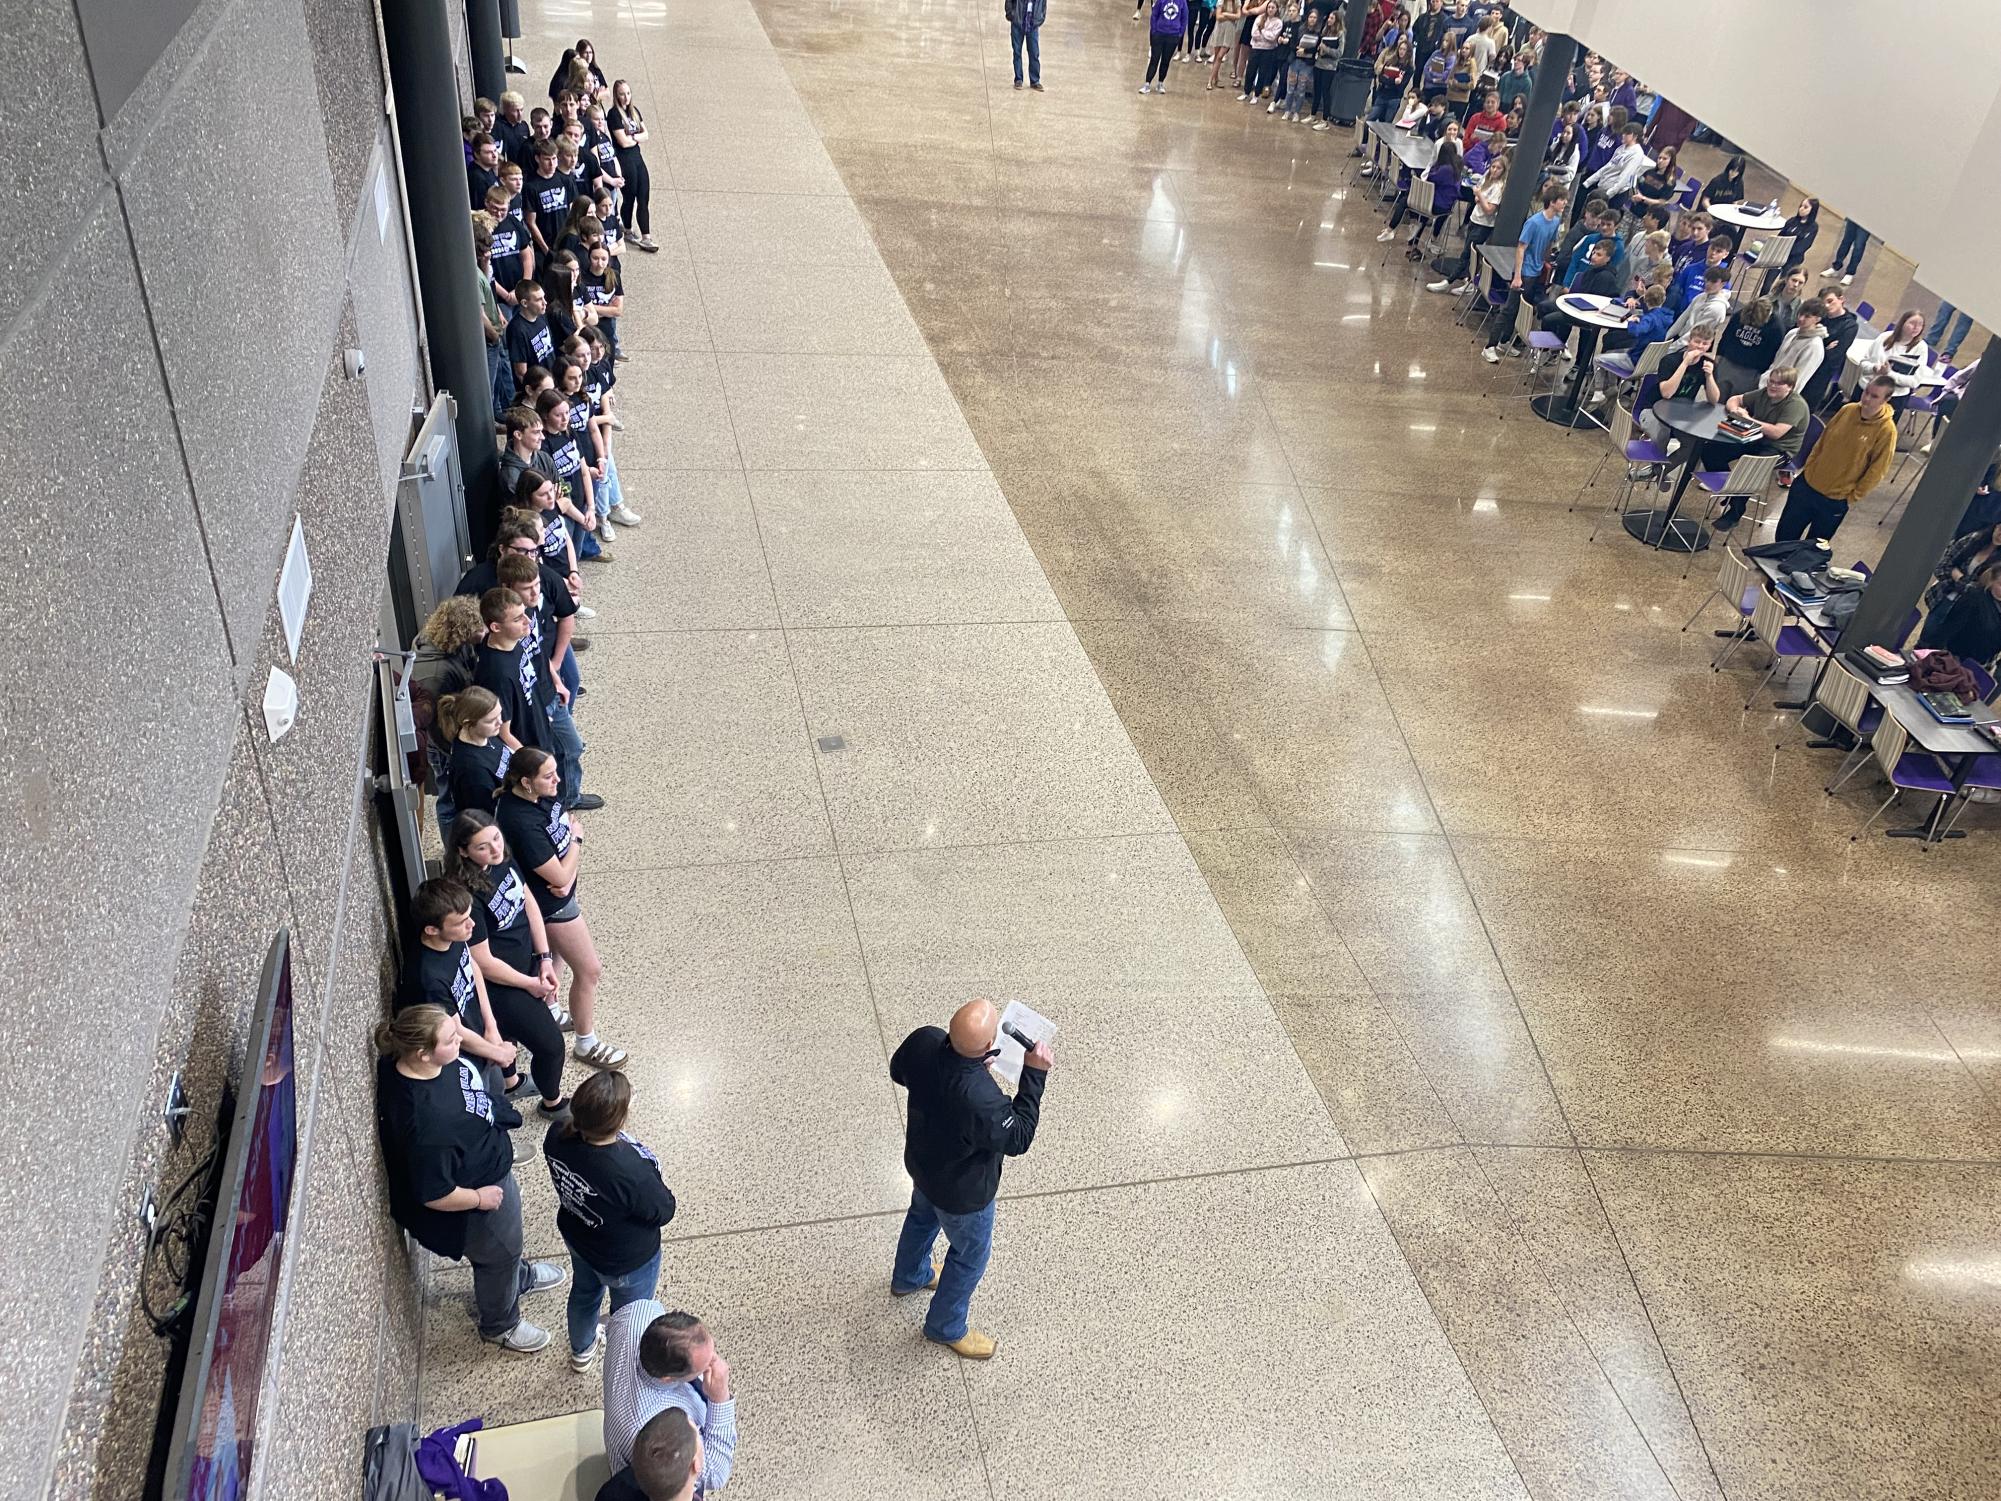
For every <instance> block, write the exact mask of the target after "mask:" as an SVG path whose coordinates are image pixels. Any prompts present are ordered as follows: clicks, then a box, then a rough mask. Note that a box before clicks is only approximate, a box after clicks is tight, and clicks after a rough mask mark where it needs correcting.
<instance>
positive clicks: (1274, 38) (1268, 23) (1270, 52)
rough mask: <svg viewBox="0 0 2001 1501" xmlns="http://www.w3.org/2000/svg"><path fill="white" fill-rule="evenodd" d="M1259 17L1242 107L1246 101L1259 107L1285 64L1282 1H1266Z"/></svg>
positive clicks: (1253, 27)
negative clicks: (1281, 46)
mask: <svg viewBox="0 0 2001 1501" xmlns="http://www.w3.org/2000/svg"><path fill="white" fill-rule="evenodd" d="M1255 15H1256V18H1257V19H1256V20H1255V21H1254V22H1253V23H1252V25H1251V66H1250V70H1249V71H1248V72H1247V73H1245V75H1244V91H1243V93H1241V94H1239V95H1237V102H1238V103H1239V104H1242V103H1243V102H1245V101H1246V100H1249V101H1250V102H1252V103H1254V104H1255V103H1256V102H1257V98H1258V95H1259V94H1260V93H1262V92H1263V91H1264V88H1265V85H1266V84H1268V83H1270V82H1271V81H1272V76H1273V74H1274V73H1275V72H1276V71H1277V69H1278V66H1279V64H1280V63H1281V62H1283V60H1284V54H1283V53H1282V52H1281V51H1280V50H1279V42H1280V41H1281V40H1282V39H1283V37H1284V35H1285V19H1284V17H1282V16H1281V15H1279V13H1278V0H1265V3H1264V4H1263V5H1262V6H1260V7H1259V8H1258V9H1257V11H1256V12H1255Z"/></svg>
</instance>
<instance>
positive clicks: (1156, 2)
mask: <svg viewBox="0 0 2001 1501" xmlns="http://www.w3.org/2000/svg"><path fill="white" fill-rule="evenodd" d="M1187 29H1188V0H1153V21H1152V24H1151V25H1150V26H1149V27H1148V29H1147V46H1148V53H1147V60H1146V80H1145V82H1143V83H1142V84H1140V86H1139V91H1140V92H1141V93H1142V94H1154V93H1160V94H1165V93H1166V92H1167V69H1168V65H1169V64H1170V63H1172V62H1173V61H1174V49H1175V48H1177V47H1179V46H1180V45H1181V34H1182V33H1183V32H1184V31H1186V30H1187ZM1156 78H1157V79H1158V80H1159V82H1158V83H1157V84H1156V83H1155V81H1154V80H1155V79H1156Z"/></svg>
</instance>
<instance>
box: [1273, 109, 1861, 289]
mask: <svg viewBox="0 0 2001 1501" xmlns="http://www.w3.org/2000/svg"><path fill="white" fill-rule="evenodd" d="M1250 97H1251V96H1250V95H1249V94H1247V93H1245V94H1239V95H1237V103H1239V104H1242V103H1243V102H1244V101H1245V100H1246V99H1248V98H1250ZM1830 274H1831V273H1830Z"/></svg>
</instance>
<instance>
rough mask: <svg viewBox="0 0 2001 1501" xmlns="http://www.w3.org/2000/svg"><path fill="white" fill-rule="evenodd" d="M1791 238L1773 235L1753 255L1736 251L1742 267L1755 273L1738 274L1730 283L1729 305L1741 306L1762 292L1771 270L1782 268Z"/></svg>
mask: <svg viewBox="0 0 2001 1501" xmlns="http://www.w3.org/2000/svg"><path fill="white" fill-rule="evenodd" d="M1793 239H1794V237H1793V236H1792V235H1773V236H1772V238H1771V239H1769V240H1766V241H1765V242H1764V243H1763V244H1762V245H1760V246H1759V247H1758V253H1757V254H1756V255H1755V256H1754V255H1752V254H1751V252H1750V251H1748V250H1744V251H1740V252H1738V254H1739V256H1740V257H1741V258H1742V260H1743V262H1744V269H1745V270H1746V271H1750V272H1755V273H1757V274H1756V275H1752V276H1740V277H1738V278H1737V279H1736V280H1735V281H1733V282H1731V283H1730V305H1731V306H1732V307H1733V308H1734V307H1740V306H1742V305H1743V304H1744V303H1745V302H1747V301H1748V300H1749V299H1751V298H1753V297H1756V296H1758V295H1759V294H1760V293H1762V292H1763V290H1764V286H1765V282H1766V279H1767V278H1768V277H1769V276H1770V275H1771V273H1772V272H1774V271H1777V270H1780V269H1781V268H1783V267H1784V265H1785V263H1786V257H1787V256H1789V255H1791V254H1792V249H1793Z"/></svg>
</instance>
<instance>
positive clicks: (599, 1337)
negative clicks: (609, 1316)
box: [570, 1324, 604, 1376]
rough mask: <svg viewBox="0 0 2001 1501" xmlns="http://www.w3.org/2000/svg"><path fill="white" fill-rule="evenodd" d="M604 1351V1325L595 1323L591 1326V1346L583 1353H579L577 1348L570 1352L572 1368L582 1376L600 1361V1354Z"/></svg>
mask: <svg viewBox="0 0 2001 1501" xmlns="http://www.w3.org/2000/svg"><path fill="white" fill-rule="evenodd" d="M603 1353H604V1325H602V1324H594V1325H592V1326H591V1342H590V1345H589V1347H588V1348H587V1349H585V1350H584V1352H583V1353H582V1354H578V1353H577V1352H576V1351H575V1350H572V1351H571V1352H570V1369H571V1370H573V1371H575V1372H576V1373H577V1374H578V1375H579V1376H582V1375H584V1374H586V1373H587V1372H588V1371H589V1370H590V1368H591V1367H592V1366H594V1365H596V1364H597V1363H598V1356H599V1355H601V1354H603Z"/></svg>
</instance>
